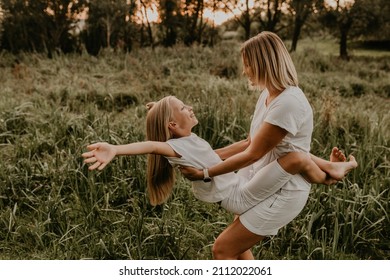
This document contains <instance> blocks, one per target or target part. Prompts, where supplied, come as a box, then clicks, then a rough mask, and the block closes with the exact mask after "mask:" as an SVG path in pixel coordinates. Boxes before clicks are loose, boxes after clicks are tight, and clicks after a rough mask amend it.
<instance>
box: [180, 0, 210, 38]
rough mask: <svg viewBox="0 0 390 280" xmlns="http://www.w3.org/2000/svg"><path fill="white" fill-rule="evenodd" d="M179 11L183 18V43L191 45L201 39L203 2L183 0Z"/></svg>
mask: <svg viewBox="0 0 390 280" xmlns="http://www.w3.org/2000/svg"><path fill="white" fill-rule="evenodd" d="M183 2H184V3H183V9H182V11H181V14H182V17H183V22H184V24H183V27H184V28H183V31H184V33H185V34H184V43H185V44H186V45H191V44H192V43H194V42H200V41H201V38H202V31H203V28H204V24H203V11H204V6H205V3H204V0H184V1H183Z"/></svg>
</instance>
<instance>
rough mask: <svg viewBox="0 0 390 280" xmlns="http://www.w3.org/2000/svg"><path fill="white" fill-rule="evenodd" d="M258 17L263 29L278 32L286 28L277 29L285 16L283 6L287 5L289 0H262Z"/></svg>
mask: <svg viewBox="0 0 390 280" xmlns="http://www.w3.org/2000/svg"><path fill="white" fill-rule="evenodd" d="M259 4H260V7H259V9H258V13H257V18H258V20H259V22H260V24H261V27H262V30H267V31H272V32H277V31H279V30H280V29H282V28H284V27H283V26H282V27H281V28H279V29H277V28H276V27H277V25H278V24H279V23H280V20H281V17H282V16H283V12H282V10H283V7H287V0H260V2H259Z"/></svg>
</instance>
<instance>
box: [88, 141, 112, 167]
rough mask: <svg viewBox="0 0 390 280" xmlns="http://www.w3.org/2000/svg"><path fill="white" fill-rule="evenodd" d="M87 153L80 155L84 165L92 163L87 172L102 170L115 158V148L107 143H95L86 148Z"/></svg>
mask: <svg viewBox="0 0 390 280" xmlns="http://www.w3.org/2000/svg"><path fill="white" fill-rule="evenodd" d="M87 149H88V150H89V152H85V153H83V154H82V157H83V158H85V160H84V162H85V163H93V164H92V165H91V166H90V167H89V168H88V169H89V170H94V169H96V168H97V169H98V170H102V169H103V168H104V167H106V165H107V164H108V163H109V162H110V161H111V160H112V159H113V158H114V157H115V156H116V150H115V146H114V145H111V144H108V143H104V142H103V143H95V144H92V145H89V146H87Z"/></svg>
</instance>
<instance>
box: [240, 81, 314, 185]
mask: <svg viewBox="0 0 390 280" xmlns="http://www.w3.org/2000/svg"><path fill="white" fill-rule="evenodd" d="M267 97H268V91H267V90H264V91H263V92H262V93H261V95H260V97H259V99H258V101H257V104H256V109H255V113H254V115H253V119H252V123H251V129H250V137H251V138H252V137H254V135H255V134H256V133H257V131H258V130H259V128H260V126H261V124H262V123H263V122H267V123H270V124H273V125H276V126H279V127H281V128H283V129H285V130H287V132H288V133H287V135H286V137H284V138H283V140H282V141H281V142H280V143H279V144H278V145H277V146H276V147H275V148H274V149H273V150H271V151H270V152H268V153H267V154H266V155H265V156H264V157H262V158H261V159H260V160H259V161H257V162H256V163H254V164H253V165H251V166H248V167H246V168H243V169H241V170H240V171H239V173H240V174H241V175H243V176H244V177H250V176H251V174H253V173H255V172H257V171H258V170H259V169H261V168H262V167H264V166H266V165H267V164H269V163H270V162H272V161H274V160H275V159H278V158H280V157H281V156H283V155H285V154H287V153H288V152H293V151H300V152H306V153H309V152H310V143H311V135H312V132H313V111H312V108H311V106H310V104H309V102H308V100H307V98H306V96H305V94H304V93H303V92H302V90H301V89H300V88H298V87H293V86H291V87H288V88H286V89H285V90H284V91H283V92H282V93H281V94H279V95H278V96H277V97H276V98H275V99H274V100H272V101H271V103H270V104H268V106H266V99H267ZM309 187H310V184H309V183H308V182H307V181H306V180H304V179H303V177H302V176H300V175H296V176H294V178H293V179H292V184H288V185H286V186H285V189H290V190H302V189H307V188H309Z"/></svg>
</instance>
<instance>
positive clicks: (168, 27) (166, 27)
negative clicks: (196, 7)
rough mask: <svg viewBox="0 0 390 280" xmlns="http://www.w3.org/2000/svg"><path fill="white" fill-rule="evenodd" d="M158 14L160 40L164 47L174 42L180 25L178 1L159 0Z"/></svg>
mask: <svg viewBox="0 0 390 280" xmlns="http://www.w3.org/2000/svg"><path fill="white" fill-rule="evenodd" d="M158 11H159V16H160V20H161V23H160V30H161V31H162V34H163V38H162V42H163V45H164V46H165V47H170V46H173V45H174V44H176V41H177V37H178V29H179V26H180V17H179V15H180V1H179V0H161V1H160V4H159V6H158Z"/></svg>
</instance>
